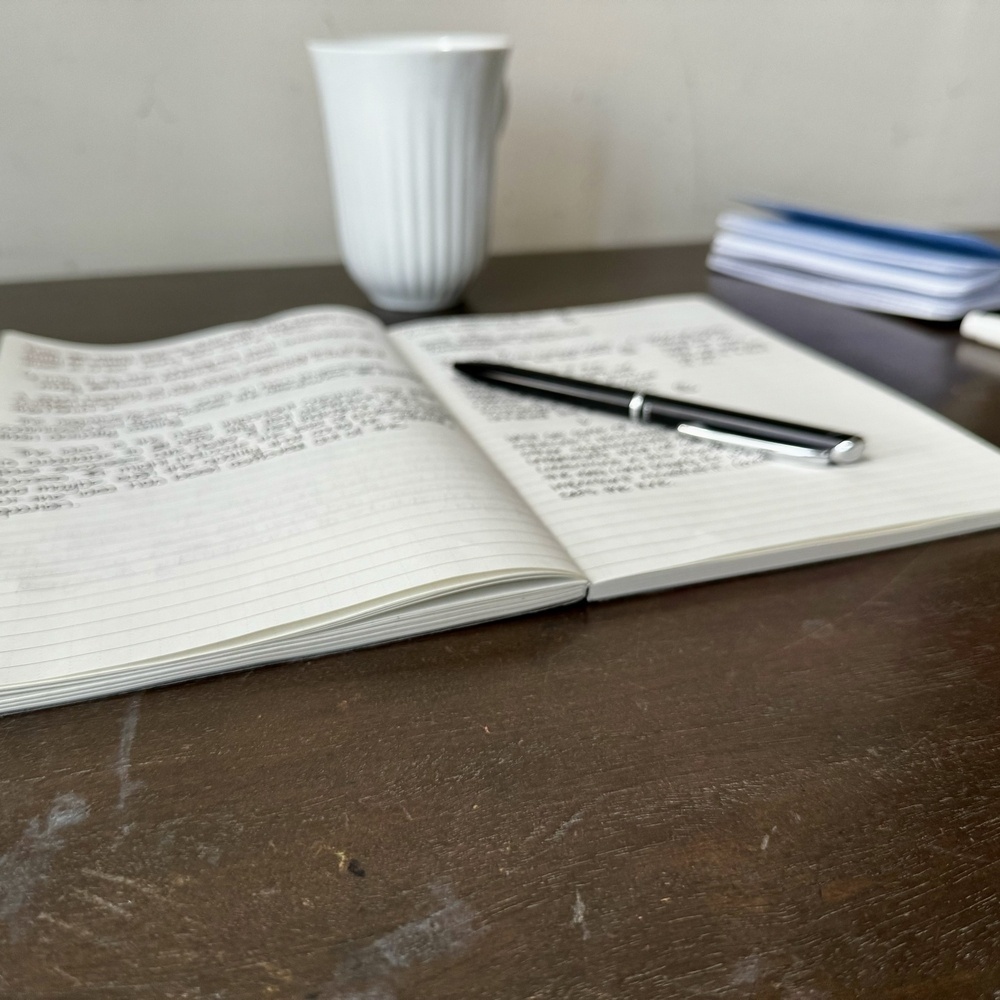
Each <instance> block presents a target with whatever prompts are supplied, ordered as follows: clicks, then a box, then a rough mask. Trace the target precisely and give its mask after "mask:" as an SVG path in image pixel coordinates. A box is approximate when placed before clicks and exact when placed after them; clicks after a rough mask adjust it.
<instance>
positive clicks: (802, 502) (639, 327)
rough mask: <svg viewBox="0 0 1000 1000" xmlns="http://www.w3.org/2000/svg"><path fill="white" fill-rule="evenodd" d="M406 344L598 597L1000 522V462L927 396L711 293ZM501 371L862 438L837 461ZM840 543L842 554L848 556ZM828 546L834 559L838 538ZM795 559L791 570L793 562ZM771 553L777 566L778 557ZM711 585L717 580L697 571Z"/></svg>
mask: <svg viewBox="0 0 1000 1000" xmlns="http://www.w3.org/2000/svg"><path fill="white" fill-rule="evenodd" d="M392 336H393V337H394V338H399V343H400V345H401V349H402V350H403V352H404V353H405V354H406V356H407V357H409V358H410V360H411V363H412V364H413V365H414V367H415V368H417V370H418V371H420V372H421V373H422V374H423V375H424V378H425V379H426V380H427V381H428V382H429V383H430V384H431V385H432V386H433V388H434V389H435V391H436V392H437V393H438V395H439V396H440V397H441V398H442V399H444V400H445V402H446V403H447V404H448V406H449V407H450V408H451V409H452V410H453V411H454V412H455V414H456V415H457V417H458V418H459V419H460V420H461V421H462V423H463V424H464V425H465V426H466V427H467V428H469V430H470V432H471V433H472V434H473V436H474V437H476V438H477V440H478V441H479V442H480V444H481V446H482V447H483V449H484V450H485V451H486V452H487V453H488V454H489V455H490V456H491V457H492V458H493V460H494V461H495V462H496V463H497V465H498V466H499V467H500V468H501V469H502V470H503V472H504V474H505V475H506V476H507V477H508V478H509V479H510V480H511V482H512V483H513V484H514V485H515V487H516V488H517V489H518V490H519V492H520V493H521V495H522V496H524V497H525V499H526V500H527V501H528V502H529V503H530V504H531V505H532V507H533V508H534V509H535V510H536V511H537V512H538V515H539V517H540V518H541V519H542V520H543V521H544V522H545V523H546V524H547V525H548V526H549V527H550V528H551V529H552V531H553V533H554V534H555V535H556V537H557V538H558V539H559V540H560V541H561V542H562V544H563V545H564V547H565V548H566V549H567V551H568V552H569V553H570V554H571V555H572V556H573V558H574V559H575V561H576V562H577V563H578V564H579V565H580V566H581V568H582V569H583V570H584V572H585V573H586V574H587V577H588V579H589V580H590V583H591V595H592V596H595V597H606V596H614V595H617V594H621V593H625V592H629V591H630V590H632V589H638V588H652V587H663V586H668V585H669V584H670V583H671V582H672V580H674V579H682V578H690V577H691V575H692V574H691V573H690V572H688V571H687V570H684V572H678V570H680V569H682V568H685V567H690V566H691V565H693V564H708V563H711V562H713V561H718V563H719V573H723V572H730V571H731V569H729V568H727V567H723V565H722V564H723V563H724V562H726V561H727V560H729V561H732V560H733V559H734V558H736V557H740V556H745V555H747V554H749V553H759V552H765V551H767V552H772V553H773V552H777V551H782V550H786V551H787V550H793V549H795V548H802V549H805V548H808V547H809V546H813V545H815V544H816V543H836V542H841V543H843V545H844V551H858V550H859V545H861V544H862V543H861V541H860V540H863V539H864V540H867V541H865V542H864V543H863V544H868V543H869V541H870V542H871V544H870V545H869V547H878V541H877V539H878V537H879V536H881V537H882V538H883V539H885V541H884V544H891V537H892V535H893V534H894V533H899V532H902V531H906V530H910V531H911V532H912V529H915V528H917V527H919V526H928V525H930V526H933V527H930V528H928V529H927V530H926V531H925V532H924V537H933V536H934V535H935V534H945V533H948V526H949V525H956V524H961V523H967V524H968V525H969V527H970V528H971V527H974V526H975V527H982V526H984V525H983V523H982V522H983V521H984V519H985V521H986V522H987V523H988V522H989V519H990V518H991V517H992V519H993V523H996V521H997V520H998V516H997V510H998V507H1000V453H998V452H997V451H996V449H994V448H992V447H990V446H989V445H986V444H985V443H983V442H981V441H979V440H978V439H975V438H973V437H972V436H971V435H969V434H967V433H966V432H964V431H962V430H961V429H959V428H956V427H954V426H953V425H951V424H949V423H947V422H946V421H944V420H942V419H940V418H939V417H936V416H935V415H933V414H931V413H929V412H928V411H925V410H923V409H922V408H921V407H919V406H917V405H916V404H913V403H911V402H910V401H908V400H905V399H903V398H902V397H900V396H898V395H896V394H895V393H892V392H891V391H889V390H887V389H885V388H883V387H882V386H879V385H877V384H876V383H874V382H872V381H870V380H868V379H865V378H864V377H862V376H859V375H857V374H855V373H853V372H850V371H848V370H847V369H845V368H842V367H841V366H839V365H837V364H834V363H833V362H830V361H828V360H826V359H824V358H822V357H820V356H819V355H816V354H813V353H812V352H810V351H807V350H805V349H803V348H800V347H798V346H797V345H795V344H793V343H791V342H789V341H786V340H784V339H783V338H781V337H779V336H778V335H776V334H773V333H771V332H770V331H766V330H764V329H763V328H761V327H759V326H757V325H756V324H753V323H751V322H750V321H748V320H745V319H743V318H742V317H739V316H737V315H734V314H733V313H730V312H729V311H728V310H726V309H724V308H722V307H720V306H718V305H717V304H715V303H713V302H711V301H710V300H707V299H704V298H702V297H699V296H684V297H678V298H675V299H661V300H650V301H648V302H643V303H634V304H631V305H625V306H607V307H596V308H591V309H580V310H571V311H561V312H549V313H535V314H523V315H518V316H511V317H492V318H491V317H474V318H470V319H464V318H463V319H454V320H441V321H434V322H421V323H417V324H413V325H410V326H407V327H401V328H397V331H394V332H393V334H392ZM475 360H486V361H497V362H501V363H507V364H513V365H520V366H523V367H527V368H536V369H540V370H546V371H551V372H554V373H557V374H565V375H569V376H571V377H575V378H582V379H587V380H590V381H595V382H602V383H608V384H615V385H620V386H626V387H629V388H633V389H636V390H639V391H646V392H655V393H659V394H661V395H665V396H673V397H678V398H681V399H685V400H690V401H692V402H702V403H707V404H709V405H715V406H721V407H724V408H729V409H734V410H742V411H744V412H747V413H755V414H761V415H766V416H773V417H777V418H779V419H785V420H790V421H793V422H797V423H804V424H809V425H812V426H816V427H826V428H831V429H834V430H838V431H843V432H846V433H856V434H860V435H862V436H863V437H864V438H865V439H866V441H867V444H868V450H867V457H866V458H865V459H863V460H862V461H861V462H860V463H858V464H857V465H853V466H845V467H840V468H837V467H833V466H828V465H814V464H807V463H802V462H799V463H795V462H792V461H780V460H773V459H770V458H767V457H766V456H765V455H764V454H763V453H761V452H757V451H753V450H748V449H740V448H732V447H723V446H720V445H715V444H709V443H704V442H698V441H692V440H690V439H686V438H684V437H682V436H681V435H678V434H677V433H676V432H673V431H671V430H669V429H667V428H663V427H658V426H655V425H653V426H643V425H637V424H633V423H630V422H629V421H628V420H626V419H623V418H620V417H614V416H608V415H605V414H601V413H596V412H594V411H589V410H586V409H582V408H579V407H574V406H570V405H567V404H562V403H553V402H549V401H547V400H543V399H537V398H533V397H529V396H524V395H519V394H516V393H513V392H510V391H506V390H504V389H500V388H494V387H491V386H488V385H482V384H479V383H476V382H472V381H471V380H468V379H466V378H464V377H462V376H460V375H458V374H457V373H456V372H454V370H453V368H452V365H453V364H454V362H456V361H475ZM834 547H835V546H834ZM827 552H828V554H836V552H835V551H832V550H831V549H830V547H829V545H828V547H827ZM789 561H794V560H791V559H790V560H789ZM773 562H774V560H771V563H772V564H773ZM699 575H700V578H708V577H710V576H711V575H712V574H711V572H710V571H706V572H703V573H700V574H699Z"/></svg>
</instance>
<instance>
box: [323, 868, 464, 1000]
mask: <svg viewBox="0 0 1000 1000" xmlns="http://www.w3.org/2000/svg"><path fill="white" fill-rule="evenodd" d="M437 895H438V896H439V897H440V901H441V905H440V906H439V907H438V909H436V910H434V911H432V912H431V913H429V914H428V915H427V916H425V917H420V918H418V919H416V920H411V921H408V922H407V923H405V924H402V925H401V926H399V927H397V928H396V929H395V930H392V931H389V932H388V933H387V934H383V935H382V936H381V937H379V938H376V939H375V940H374V941H373V942H372V943H371V944H368V945H365V946H364V947H362V948H359V949H357V950H356V951H355V952H354V953H353V954H351V955H350V956H348V957H347V958H346V959H344V961H342V962H341V963H340V965H339V966H338V967H337V969H336V971H335V972H334V974H333V977H332V978H331V980H330V982H329V983H327V985H326V987H325V988H324V989H323V990H322V992H320V993H318V994H316V995H317V997H320V998H322V1000H361V998H364V1000H393V998H394V997H395V996H396V991H395V989H394V987H393V984H392V974H393V973H394V972H395V971H396V970H398V969H405V968H408V967H409V966H411V965H415V964H418V963H427V962H432V961H434V960H435V959H438V958H442V957H443V956H445V955H450V954H455V953H457V952H459V951H461V950H462V949H463V948H465V946H466V945H467V944H468V943H469V941H471V940H472V938H473V937H474V936H475V935H476V934H477V933H478V931H477V929H476V928H475V926H474V920H475V916H476V915H475V913H474V912H473V910H472V908H471V907H470V906H469V905H468V904H467V903H464V902H462V901H461V900H458V899H455V898H454V897H453V896H452V894H451V891H450V889H448V888H447V887H446V888H442V889H439V890H438V891H437Z"/></svg>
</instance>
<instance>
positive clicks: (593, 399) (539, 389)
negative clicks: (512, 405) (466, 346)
mask: <svg viewBox="0 0 1000 1000" xmlns="http://www.w3.org/2000/svg"><path fill="white" fill-rule="evenodd" d="M456 367H457V368H458V369H459V371H462V372H464V373H465V374H467V375H471V376H472V377H473V378H482V379H484V380H485V381H488V382H490V383H491V384H493V385H503V386H506V387H507V388H509V389H520V390H521V391H522V392H528V393H530V394H531V395H533V396H542V397H544V398H545V399H553V400H556V401H557V402H559V403H572V404H574V405H576V406H585V407H587V408H588V409H592V410H606V411H607V412H609V413H617V414H618V415H619V416H620V415H622V414H623V413H624V414H627V413H628V408H629V403H630V402H631V401H632V397H633V396H634V395H635V393H634V392H633V391H632V390H631V389H621V388H619V387H618V386H613V385H595V384H594V383H593V382H582V381H580V380H579V379H575V378H566V377H565V376H563V375H549V374H543V373H541V372H539V373H535V372H531V371H527V370H525V369H523V368H511V367H509V366H507V365H478V364H475V363H469V364H460V365H456Z"/></svg>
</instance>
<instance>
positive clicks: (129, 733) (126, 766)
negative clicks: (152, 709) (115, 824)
mask: <svg viewBox="0 0 1000 1000" xmlns="http://www.w3.org/2000/svg"><path fill="white" fill-rule="evenodd" d="M140 697H141V696H140V695H133V697H131V698H129V700H128V702H127V703H126V705H125V715H124V718H123V719H122V734H121V738H120V739H119V741H118V756H117V758H116V759H115V773H116V774H117V775H118V810H119V812H120V811H121V810H123V809H124V808H125V800H126V799H127V798H128V797H129V796H130V795H131V794H132V793H133V792H134V791H135V790H136V789H137V788H139V786H140V785H141V784H142V782H140V781H133V780H132V778H131V777H130V776H129V772H130V771H131V769H132V742H133V740H135V730H136V727H137V726H138V725H139V699H140Z"/></svg>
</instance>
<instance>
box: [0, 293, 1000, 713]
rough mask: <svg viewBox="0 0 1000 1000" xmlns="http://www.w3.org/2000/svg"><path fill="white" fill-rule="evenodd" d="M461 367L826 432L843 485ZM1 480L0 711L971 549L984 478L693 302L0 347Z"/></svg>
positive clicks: (286, 316)
mask: <svg viewBox="0 0 1000 1000" xmlns="http://www.w3.org/2000/svg"><path fill="white" fill-rule="evenodd" d="M460 360H465V361H469V360H494V361H502V362H507V363H513V364H521V365H524V366H526V367H534V368H540V369H547V370H550V371H555V372H559V373H565V374H569V375H573V376H576V377H580V378H585V379H590V380H594V381H606V382H612V383H617V384H623V385H632V386H635V387H636V388H639V389H645V390H650V391H658V392H660V393H663V394H666V395H673V396H682V397H687V398H689V399H692V400H697V401H700V402H705V403H714V404H717V405H722V406H725V407H729V408H732V409H740V410H745V411H748V412H756V413H760V414H765V415H769V416H775V417H779V418H784V419H788V420H793V421H799V422H805V423H810V424H813V425H817V426H829V427H836V428H838V429H843V430H845V431H849V432H854V433H858V434H860V435H863V436H864V437H865V438H866V439H867V441H868V450H867V457H866V458H865V459H864V460H862V461H861V462H859V463H858V464H856V465H853V466H847V467H842V468H834V467H831V466H825V465H823V466H813V465H808V464H801V463H799V464H796V463H793V462H789V461H781V460H775V459H771V458H768V457H766V456H765V455H763V454H762V453H759V452H755V451H747V450H740V449H734V448H726V447H722V446H719V445H713V444H708V443H703V442H697V441H693V440H689V439H688V440H685V439H682V438H681V437H680V436H679V435H677V434H675V433H673V432H671V431H669V430H666V429H664V428H662V427H655V426H641V425H633V424H630V423H628V422H627V421H624V420H621V419H620V418H618V417H615V416H611V415H604V414H600V413H595V412H592V411H587V410H581V409H576V408H572V407H570V406H567V405H565V404H560V403H550V402H546V401H543V400H538V399H532V398H527V397H522V396H518V395H515V394H512V393H509V392H506V391H504V390H501V389H494V388H490V387H488V386H485V385H482V384H479V383H475V382H472V381H470V380H467V379H465V378H463V377H462V376H460V375H458V374H457V373H456V372H455V371H454V369H453V367H452V366H453V363H454V362H456V361H460ZM0 477H2V478H0V490H2V492H0V711H3V712H9V711H16V710H21V709H29V708H36V707H40V706H44V705H49V704H55V703H59V702H65V701H71V700H75V699H80V698H85V697H92V696H96V695H101V694H108V693H112V692H120V691H125V690H128V689H133V688H138V687H143V686H148V685H153V684H160V683H165V682H169V681H174V680H179V679H183V678H190V677H196V676H201V675H205V674H210V673H214V672H219V671H224V670H231V669H236V668H244V667H247V666H252V665H256V664H264V663H269V662H275V661H280V660H288V659H295V658H300V657H306V656H314V655H317V654H320V653H327V652H331V651H335V650H343V649H348V648H351V647H356V646H362V645H366V644H372V643H378V642H385V641H388V640H392V639H398V638H402V637H404V636H411V635H415V634H419V633H424V632H430V631H434V630H438V629H447V628H452V627H456V626H460V625H464V624H467V623H471V622H477V621H483V620H487V619H491V618H497V617H501V616H507V615H515V614H519V613H522V612H527V611H531V610H534V609H539V608H543V607H548V606H554V605H558V604H562V603H567V602H572V601H577V600H580V599H581V598H583V597H585V596H589V598H590V599H593V600H601V599H605V598H612V597H617V596H619V595H623V594H629V593H634V592H638V591H644V590H651V589H655V588H664V587H670V586H676V585H680V584H686V583H691V582H694V581H700V580H708V579H711V578H716V577H722V576H729V575H734V574H738V573H749V572H755V571H759V570H764V569H771V568H775V567H781V566H789V565H793V564H796V563H802V562H806V561H810V560H819V559H826V558H831V557H835V556H845V555H849V554H853V553H859V552H865V551H869V550H873V549H879V548H886V547H890V546H895V545H903V544H907V543H911V542H919V541H922V540H926V539H931V538H936V537H940V536H944V535H949V534H955V533H959V532H966V531H973V530H977V529H982V528H987V527H991V526H994V525H997V524H998V523H1000V453H998V452H997V451H996V450H994V449H993V448H992V447H990V446H989V445H986V444H984V443H983V442H981V441H979V440H978V439H976V438H974V437H973V436H972V435H970V434H968V433H966V432H965V431H963V430H961V429H959V428H957V427H955V426H953V425H951V424H949V423H947V422H946V421H944V420H942V419H940V418H939V417H936V416H934V415H933V414H931V413H929V412H928V411H926V410H924V409H922V408H921V407H919V406H917V405H915V404H914V403H912V402H909V401H908V400H905V399H904V398H902V397H900V396H898V395H896V394H895V393H893V392H891V391H889V390H887V389H885V388H882V387H880V386H879V385H877V384H875V383H873V382H871V381H869V380H867V379H865V378H863V377H861V376H859V375H856V374H854V373H851V372H849V371H847V370H845V369H843V368H841V367H840V366H839V365H836V364H834V363H832V362H830V361H827V360H825V359H823V358H821V357H819V356H817V355H815V354H813V353H811V352H809V351H807V350H805V349H803V348H801V347H798V346H796V345H794V344H792V343H790V342H788V341H786V340H784V339H782V338H780V337H779V336H777V335H776V334H773V333H771V332H769V331H767V330H765V329H762V328H761V327H759V326H757V325H755V324H753V323H751V322H750V321H748V320H746V319H744V318H741V317H739V316H738V315H736V314H734V313H731V312H729V311H727V310H726V309H724V308H723V307H722V306H720V305H718V304H716V303H714V302H712V301H710V300H708V299H706V298H703V297H699V296H684V297H679V298H671V299H654V300H649V301H645V302H638V303H631V304H625V305H618V306H603V307H591V308H585V309H576V310H566V311H554V312H543V313H533V314H521V315H511V316H476V317H470V318H462V317H458V318H447V319H434V320H426V321H421V322H416V323H411V324H406V325H403V326H399V327H396V328H394V329H393V330H391V331H388V330H386V329H385V328H384V327H383V326H382V325H381V324H380V323H379V322H378V321H377V320H376V319H374V318H373V317H371V316H368V315H366V314H364V313H362V312H359V311H356V310H351V309H344V308H311V309H302V310H297V311H293V312H288V313H283V314H281V315H278V316H273V317H270V318H268V319H264V320H261V321H259V322H256V323H243V324H234V325H231V326H227V327H222V328H219V329H215V330H211V331H204V332H201V333H196V334H189V335H185V336H181V337H175V338H171V339H168V340H161V341H154V342H149V343H144V344H138V345H128V346H116V347H108V346H88V345H78V344H68V343H61V342H56V341H51V340H46V339H43V338H38V337H32V336H28V335H26V334H21V333H13V332H8V333H6V334H5V335H4V339H3V342H2V347H0Z"/></svg>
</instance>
